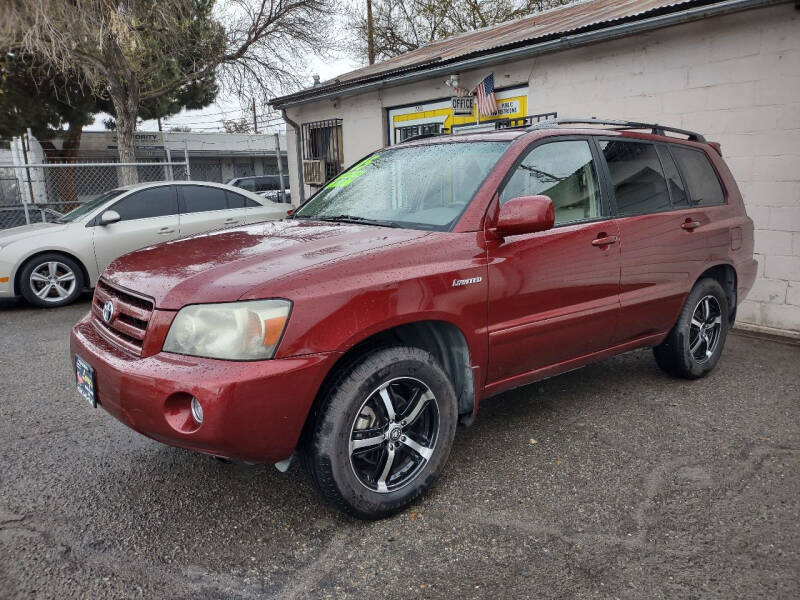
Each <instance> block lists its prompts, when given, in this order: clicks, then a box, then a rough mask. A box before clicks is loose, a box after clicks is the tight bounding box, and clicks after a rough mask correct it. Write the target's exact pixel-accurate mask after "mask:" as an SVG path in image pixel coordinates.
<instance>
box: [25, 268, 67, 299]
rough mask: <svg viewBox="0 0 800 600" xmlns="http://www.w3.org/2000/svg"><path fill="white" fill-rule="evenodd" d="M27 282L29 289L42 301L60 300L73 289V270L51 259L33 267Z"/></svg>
mask: <svg viewBox="0 0 800 600" xmlns="http://www.w3.org/2000/svg"><path fill="white" fill-rule="evenodd" d="M29 283H30V286H31V291H32V292H33V293H34V294H35V295H36V297H37V298H39V299H40V300H42V301H43V302H60V301H62V300H64V299H65V298H69V296H70V294H72V292H74V291H75V284H76V278H75V271H73V270H72V269H70V268H69V267H68V266H67V265H65V264H64V263H62V262H58V261H55V260H51V261H48V262H46V263H42V264H40V265H38V266H37V267H35V268H34V269H33V271H32V272H31V275H30V277H29Z"/></svg>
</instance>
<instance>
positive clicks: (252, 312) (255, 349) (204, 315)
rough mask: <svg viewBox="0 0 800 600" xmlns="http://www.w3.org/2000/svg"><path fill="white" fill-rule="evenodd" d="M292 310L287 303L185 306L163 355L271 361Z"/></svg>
mask: <svg viewBox="0 0 800 600" xmlns="http://www.w3.org/2000/svg"><path fill="white" fill-rule="evenodd" d="M291 308H292V303H291V302H289V301H288V300H248V301H244V302H229V303H225V304H192V305H190V306H185V307H183V308H182V309H181V310H180V311H179V312H178V314H177V316H176V317H175V320H174V321H172V325H171V326H170V328H169V333H168V334H167V339H166V341H165V342H164V351H166V352H175V353H178V354H188V355H190V356H202V357H205V358H222V359H227V360H264V359H267V358H272V357H273V356H274V355H275V350H276V349H277V348H278V342H279V341H280V339H281V335H283V330H284V329H285V328H286V321H287V320H288V319H289V312H290V311H291Z"/></svg>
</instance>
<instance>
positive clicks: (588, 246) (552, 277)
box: [488, 138, 620, 385]
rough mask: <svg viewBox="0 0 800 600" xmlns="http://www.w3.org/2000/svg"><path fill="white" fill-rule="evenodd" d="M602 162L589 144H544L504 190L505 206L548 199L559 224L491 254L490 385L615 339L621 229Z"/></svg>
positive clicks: (513, 240)
mask: <svg viewBox="0 0 800 600" xmlns="http://www.w3.org/2000/svg"><path fill="white" fill-rule="evenodd" d="M598 160H599V157H598V155H597V151H596V147H595V146H594V145H593V144H592V143H590V141H589V140H588V139H585V138H569V139H564V138H559V140H558V141H545V142H539V143H536V144H534V146H533V147H532V148H531V150H529V151H528V153H527V154H526V155H524V156H523V158H522V160H521V162H520V163H519V164H518V166H517V167H516V168H514V169H513V170H512V174H511V176H510V178H509V179H508V180H507V182H506V183H505V184H504V186H503V187H502V188H501V191H500V203H501V204H502V203H504V202H506V201H508V200H510V199H511V198H514V197H518V196H528V195H535V194H544V195H547V196H550V198H551V199H552V200H553V205H554V207H555V218H556V224H555V227H554V228H553V229H551V230H549V231H543V232H539V233H532V234H527V235H519V236H513V237H508V238H506V239H505V240H504V241H503V242H502V243H501V244H499V245H497V246H494V247H490V249H489V251H488V253H489V267H488V273H489V307H488V313H489V374H488V383H490V384H491V383H496V384H501V385H502V382H503V380H510V379H514V378H516V380H517V381H518V382H523V381H524V380H525V377H526V374H527V375H528V376H531V377H535V372H536V371H538V370H541V369H544V368H546V367H552V366H556V368H558V367H557V365H559V364H560V363H565V362H567V361H570V360H571V359H577V358H580V357H583V356H586V355H589V354H592V353H594V352H597V351H599V350H603V349H605V348H607V347H608V346H610V345H611V343H612V340H613V339H614V329H615V326H616V321H617V314H618V310H619V272H620V244H619V242H618V240H619V230H618V229H617V224H616V221H615V220H614V219H613V217H612V216H611V214H610V211H609V206H608V204H607V203H606V202H605V201H604V194H602V193H601V186H600V178H599V176H598V175H599V173H598V168H597V162H598Z"/></svg>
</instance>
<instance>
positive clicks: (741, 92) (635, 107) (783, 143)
mask: <svg viewBox="0 0 800 600" xmlns="http://www.w3.org/2000/svg"><path fill="white" fill-rule="evenodd" d="M486 71H487V69H481V70H480V71H474V72H466V73H464V72H462V73H461V79H462V81H464V82H472V81H476V82H477V81H479V80H480V78H481V77H483V76H484V75H485V74H486ZM494 75H495V85H496V86H498V87H503V86H511V85H518V84H526V83H527V84H528V86H529V96H528V111H529V113H531V114H533V113H542V112H549V111H553V110H555V111H558V112H559V114H561V115H569V116H584V115H585V116H598V117H610V118H622V119H631V120H641V121H656V122H663V123H667V124H670V125H675V126H678V127H685V128H687V129H696V130H699V131H701V132H703V133H704V134H705V135H706V137H708V138H709V139H710V140H713V141H718V142H720V143H721V144H722V150H723V154H724V156H725V159H726V160H727V162H728V164H729V166H730V168H731V170H732V171H733V173H734V176H735V177H736V180H737V182H738V183H739V186H740V188H741V190H742V194H743V196H744V198H745V204H746V206H747V211H748V214H749V215H750V217H751V218H752V219H753V221H754V223H755V228H756V239H755V250H756V256H757V258H758V260H759V268H758V279H757V282H756V284H755V286H754V288H753V291H752V293H751V294H750V297H749V298H748V299H747V300H746V301H745V302H744V303H743V304H742V305H741V306H740V310H739V315H738V320H739V322H740V323H744V324H746V325H750V326H756V327H767V328H773V329H778V330H781V331H783V332H785V333H787V334H792V335H798V336H800V11H798V10H797V9H795V8H794V4H793V3H785V4H781V5H778V6H773V7H769V8H763V9H756V10H750V11H746V12H742V13H736V14H732V15H727V16H723V17H714V18H711V19H706V20H704V21H699V22H695V23H689V24H686V25H680V26H675V27H670V28H667V29H662V30H659V31H655V32H650V33H646V34H641V35H636V36H631V37H628V38H624V39H620V40H615V41H611V42H604V43H601V44H594V45H592V46H588V47H585V48H579V49H575V50H569V51H562V52H557V53H554V54H549V55H545V56H540V57H537V58H534V59H526V60H522V61H516V62H513V63H507V64H503V65H497V66H495V68H494ZM444 79H445V78H444V77H437V78H434V79H431V80H428V81H424V82H417V83H414V84H410V85H405V86H401V87H395V88H386V89H382V90H381V91H380V92H372V93H369V94H362V95H360V96H358V97H354V98H343V99H341V100H340V101H339V102H340V103H341V105H340V106H339V105H336V104H334V103H332V102H331V101H329V100H328V101H321V102H316V103H313V104H308V105H304V106H302V107H298V108H295V109H291V110H290V111H289V113H290V116H291V117H292V118H293V119H295V120H297V121H298V122H304V121H309V120H314V119H318V118H319V119H322V118H332V117H341V118H343V119H344V123H345V162H346V163H347V164H350V163H352V162H353V161H354V160H356V159H357V158H360V157H361V156H363V155H364V154H366V153H367V152H370V151H372V150H374V149H376V148H378V147H380V146H382V145H383V144H385V143H386V137H385V118H386V117H385V114H386V113H385V109H386V108H388V107H392V106H398V105H403V104H408V103H414V102H423V101H427V100H432V99H436V98H443V97H447V96H448V95H449V94H450V91H449V89H448V88H446V87H445V86H444V85H443V81H444ZM348 122H350V123H351V125H348ZM290 160H292V154H290Z"/></svg>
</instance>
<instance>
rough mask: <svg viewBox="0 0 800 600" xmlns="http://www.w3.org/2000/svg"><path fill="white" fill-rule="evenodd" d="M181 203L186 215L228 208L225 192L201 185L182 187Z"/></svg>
mask: <svg viewBox="0 0 800 600" xmlns="http://www.w3.org/2000/svg"><path fill="white" fill-rule="evenodd" d="M182 191H183V202H184V206H185V208H186V211H185V212H187V213H194V212H205V211H209V210H224V209H226V208H228V202H227V200H226V199H225V190H223V189H221V188H215V187H206V186H203V185H184V186H182Z"/></svg>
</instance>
